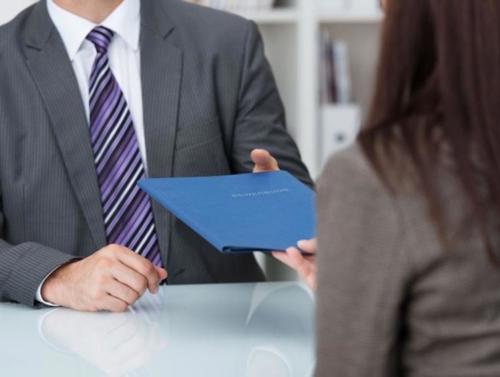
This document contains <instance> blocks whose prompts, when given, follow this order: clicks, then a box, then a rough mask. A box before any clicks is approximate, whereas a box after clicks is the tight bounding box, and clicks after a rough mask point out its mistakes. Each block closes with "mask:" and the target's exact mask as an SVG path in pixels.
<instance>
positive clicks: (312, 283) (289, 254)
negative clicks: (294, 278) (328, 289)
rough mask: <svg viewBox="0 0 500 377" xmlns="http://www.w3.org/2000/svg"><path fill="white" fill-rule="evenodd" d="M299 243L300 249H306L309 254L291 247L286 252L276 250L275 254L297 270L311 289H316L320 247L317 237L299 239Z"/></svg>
mask: <svg viewBox="0 0 500 377" xmlns="http://www.w3.org/2000/svg"><path fill="white" fill-rule="evenodd" d="M297 245H298V247H299V248H300V250H302V251H305V252H306V253H308V254H309V255H307V254H306V255H304V254H302V253H301V252H300V251H299V249H297V248H295V247H290V248H289V249H287V250H286V253H282V252H274V253H273V256H274V257H275V258H276V259H278V260H279V261H281V262H283V263H284V264H286V265H287V266H289V267H291V268H293V269H294V270H295V271H297V272H298V273H299V276H300V278H301V279H302V280H303V281H305V282H306V284H307V285H308V286H309V287H310V288H311V289H316V250H317V248H318V246H317V242H316V239H312V240H308V241H299V243H298V244H297Z"/></svg>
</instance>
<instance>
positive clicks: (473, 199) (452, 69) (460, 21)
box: [359, 0, 500, 260]
mask: <svg viewBox="0 0 500 377" xmlns="http://www.w3.org/2000/svg"><path fill="white" fill-rule="evenodd" d="M359 142H360V144H361V147H362V149H363V151H364V153H365V155H366V156H367V158H368V160H369V161H370V162H371V163H372V164H373V166H374V167H375V169H376V170H377V172H378V173H379V174H380V175H381V177H382V178H383V180H384V181H385V182H386V183H387V184H388V186H389V187H390V188H392V189H394V187H395V186H397V179H390V176H391V171H394V169H393V167H394V165H396V164H397V162H396V161H398V160H400V159H401V153H403V154H404V156H405V157H408V160H409V161H411V165H412V169H410V171H411V172H412V173H411V174H413V176H414V178H416V180H417V181H418V182H419V188H420V189H421V190H422V192H423V193H424V195H425V197H426V198H427V199H428V203H429V208H430V213H431V216H432V218H433V220H434V221H435V224H436V226H437V227H438V230H439V233H440V235H441V236H443V234H444V233H445V229H446V224H445V222H444V217H445V216H444V215H443V213H442V210H443V209H442V206H441V205H440V203H439V199H438V195H437V186H438V185H439V183H438V182H436V176H435V175H433V173H432V172H433V165H434V164H435V163H436V161H438V160H439V155H440V153H441V152H442V149H443V148H446V149H447V150H448V151H449V154H450V156H451V159H452V160H453V166H454V171H455V172H456V176H457V178H458V180H459V182H460V183H461V186H462V188H463V191H464V192H465V195H466V198H467V200H468V203H466V205H467V206H468V207H470V208H471V209H472V216H473V217H474V221H475V223H476V224H478V226H479V229H480V231H481V232H482V236H483V238H484V241H485V245H486V249H487V251H488V252H489V253H490V256H492V257H494V254H495V253H494V251H493V247H492V242H491V239H492V237H491V236H492V233H491V231H488V226H487V224H486V222H487V219H486V213H488V212H489V213H491V211H492V210H493V211H495V214H498V216H497V217H500V1H499V0H388V4H387V7H386V21H385V23H384V28H383V33H382V48H381V57H380V62H379V69H378V77H377V83H376V89H375V95H374V100H373V103H372V108H371V111H370V114H369V117H368V121H367V124H366V126H365V128H364V130H363V131H362V133H361V135H360V137H359ZM398 153H399V155H397V154H398ZM391 161H393V162H392V163H391ZM391 169H392V170H391ZM405 174H407V175H408V174H410V173H408V172H406V173H405ZM484 187H486V190H485V189H484ZM497 231H499V230H498V229H497ZM493 259H494V260H495V258H493Z"/></svg>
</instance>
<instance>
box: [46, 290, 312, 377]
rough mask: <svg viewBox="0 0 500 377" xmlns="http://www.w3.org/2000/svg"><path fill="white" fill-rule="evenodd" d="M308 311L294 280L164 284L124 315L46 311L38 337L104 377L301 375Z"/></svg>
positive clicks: (307, 298)
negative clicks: (278, 282)
mask: <svg viewBox="0 0 500 377" xmlns="http://www.w3.org/2000/svg"><path fill="white" fill-rule="evenodd" d="M312 310H313V302H312V296H311V294H310V293H309V291H308V290H307V289H306V288H303V287H302V286H301V285H299V284H295V283H283V284H252V285H240V284H238V285H224V286H220V287H217V286H214V285H211V286H196V287H195V286H192V287H189V286H185V287H165V288H163V289H162V290H161V291H160V293H159V294H158V295H156V296H152V295H145V296H144V297H143V298H142V299H141V300H140V301H138V302H137V304H136V305H134V306H133V307H131V308H130V310H129V311H128V312H126V313H121V314H112V313H79V312H74V311H71V310H67V309H55V310H52V311H50V312H45V313H44V314H43V315H41V317H40V325H39V333H40V334H39V335H40V337H41V338H42V339H43V341H44V342H45V343H46V344H47V345H48V346H49V347H51V348H52V349H53V350H55V351H56V352H59V353H65V354H67V355H72V356H74V357H77V358H79V359H81V360H83V361H85V362H86V363H88V364H90V365H92V366H94V367H95V368H97V369H98V370H99V371H100V372H101V373H103V374H105V375H109V376H123V375H129V376H156V375H162V376H197V377H198V376H212V375H214V376H218V377H222V376H231V377H238V376H242V377H257V376H258V377H263V376H265V377H293V376H300V377H305V376H309V375H311V371H312V368H313V364H314V360H313V343H314V342H313V339H312V333H313V323H312V317H313V315H312ZM304 361H306V362H304Z"/></svg>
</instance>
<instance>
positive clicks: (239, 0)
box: [185, 0, 275, 12]
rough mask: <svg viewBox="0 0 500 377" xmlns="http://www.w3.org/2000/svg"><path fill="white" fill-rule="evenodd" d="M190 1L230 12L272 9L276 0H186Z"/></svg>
mask: <svg viewBox="0 0 500 377" xmlns="http://www.w3.org/2000/svg"><path fill="white" fill-rule="evenodd" d="M185 1H187V2H190V3H195V4H200V5H205V6H208V7H212V8H216V9H221V10H226V11H229V12H257V11H266V10H270V9H271V8H272V7H273V6H274V3H275V0H185Z"/></svg>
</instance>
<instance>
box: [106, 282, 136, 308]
mask: <svg viewBox="0 0 500 377" xmlns="http://www.w3.org/2000/svg"><path fill="white" fill-rule="evenodd" d="M106 291H107V292H108V294H110V295H111V296H113V297H115V298H117V299H119V300H121V301H125V302H126V303H127V304H129V305H132V304H133V303H134V302H136V301H137V300H138V299H139V297H141V295H140V294H139V293H138V292H137V291H135V290H134V289H132V288H130V287H129V286H128V285H125V284H123V283H121V282H119V281H118V280H114V281H113V282H111V283H110V284H109V285H108V287H107V288H106Z"/></svg>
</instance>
